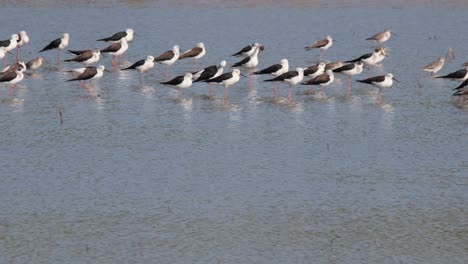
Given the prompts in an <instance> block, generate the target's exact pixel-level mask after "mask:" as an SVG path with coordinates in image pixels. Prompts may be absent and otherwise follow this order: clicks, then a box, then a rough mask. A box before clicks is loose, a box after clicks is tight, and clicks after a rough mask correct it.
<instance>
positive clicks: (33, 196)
mask: <svg viewBox="0 0 468 264" xmlns="http://www.w3.org/2000/svg"><path fill="white" fill-rule="evenodd" d="M21 16H27V18H25V19H20V17H21ZM0 23H1V25H2V27H1V29H0V35H1V36H2V39H6V38H7V37H8V36H9V35H10V34H12V33H13V32H17V31H19V30H22V29H25V30H27V31H28V33H29V35H30V38H31V43H30V44H28V45H27V46H26V47H25V51H24V53H23V57H24V58H25V59H31V58H34V57H35V56H37V53H36V52H37V51H38V50H39V49H40V48H42V47H43V46H45V45H46V44H47V43H48V42H49V41H50V40H52V39H55V38H57V37H58V36H59V35H60V34H61V33H62V32H69V33H70V35H71V40H70V48H71V49H85V48H93V47H99V48H102V47H104V46H105V44H102V43H97V42H95V39H97V38H101V37H106V36H108V35H110V34H112V33H114V32H117V31H120V30H122V29H125V28H127V27H131V28H133V29H135V31H136V32H137V34H138V36H136V37H135V39H134V40H133V42H132V43H131V44H130V49H129V51H128V52H127V54H126V56H125V60H126V61H127V62H125V63H126V64H128V63H130V62H134V61H136V60H139V59H142V58H145V57H146V56H147V55H157V54H160V53H162V52H163V51H165V50H168V49H170V48H171V47H172V46H173V45H175V44H178V45H180V46H181V48H182V49H183V50H186V49H188V48H191V47H193V45H194V44H195V43H197V42H200V41H203V42H204V43H205V45H206V47H207V50H208V52H207V55H206V56H205V57H204V58H203V59H201V64H202V65H211V64H216V63H218V62H219V61H220V60H222V59H227V60H228V64H232V63H233V62H236V61H238V59H234V58H232V57H229V55H230V54H232V53H234V52H236V51H237V50H238V49H240V48H241V47H243V46H245V45H246V44H249V43H252V42H261V43H263V44H264V45H265V47H266V49H265V51H264V52H263V53H262V54H261V62H260V66H259V68H264V67H266V66H269V65H271V64H273V63H277V62H278V61H279V60H281V59H282V58H288V59H289V61H290V66H291V67H292V68H295V67H299V66H307V65H310V64H312V63H313V62H314V61H316V60H317V55H318V52H317V51H311V52H305V51H304V50H303V47H304V46H306V45H308V44H311V43H312V42H313V41H315V40H317V39H320V38H322V37H324V36H325V35H327V34H332V35H333V36H334V37H335V38H336V39H337V40H338V42H336V43H335V45H334V46H333V47H332V48H330V49H329V50H328V51H327V52H326V53H325V59H327V60H337V59H352V58H355V57H357V56H359V55H361V54H364V53H367V52H368V51H369V50H370V49H371V46H372V44H371V43H368V42H366V41H364V40H363V39H365V38H366V37H369V36H370V35H372V34H373V33H375V32H377V31H380V30H382V29H383V28H386V27H389V28H392V29H393V30H394V31H395V32H396V33H397V34H399V36H398V37H394V38H392V39H391V40H390V41H389V42H388V47H389V48H390V57H389V58H387V59H386V60H384V67H382V68H378V69H371V70H370V72H368V73H363V74H362V75H361V76H360V77H361V78H364V77H366V75H367V76H373V75H376V74H382V73H385V72H392V73H394V75H395V76H396V77H397V79H399V80H400V83H398V84H396V85H395V86H394V87H393V88H392V89H387V90H385V91H384V94H383V103H382V104H381V105H377V104H376V103H375V95H376V90H375V89H374V88H372V87H369V86H366V85H361V84H358V83H355V82H354V83H353V88H352V93H351V94H352V96H351V97H346V96H345V85H346V79H345V78H344V77H342V76H341V77H340V78H341V79H342V81H341V82H340V81H337V82H336V83H334V84H333V85H331V86H330V87H329V88H327V90H326V95H327V97H326V98H317V97H314V96H311V95H301V93H300V92H303V91H306V90H307V89H308V87H299V86H297V87H295V88H294V96H293V99H294V103H293V104H281V103H274V102H273V101H272V100H271V96H272V87H271V85H270V84H269V83H264V82H262V80H263V79H264V77H255V78H254V80H253V86H252V87H249V86H248V82H247V79H242V80H241V81H240V82H239V83H238V84H236V85H234V86H233V87H232V88H231V90H230V98H229V104H227V105H224V104H223V102H222V88H217V90H216V96H217V97H216V98H215V99H214V100H207V99H206V98H204V97H203V95H204V94H205V93H206V92H207V87H206V86H205V85H202V84H197V85H194V86H193V87H192V88H191V89H189V90H186V91H184V93H183V98H182V99H181V100H175V98H176V96H177V93H176V91H174V90H172V89H171V88H168V87H164V86H161V85H159V84H158V82H159V81H162V80H163V74H164V67H162V66H157V67H156V68H154V69H153V70H151V71H150V72H149V73H148V74H147V75H146V76H145V85H144V86H140V85H139V84H138V74H137V73H135V72H113V73H107V74H106V75H105V76H104V77H103V78H102V79H100V80H99V81H96V82H95V88H94V89H93V90H92V91H91V92H90V95H88V94H87V93H86V91H85V90H84V89H80V88H78V84H77V83H65V82H64V81H65V80H67V79H69V78H70V76H69V75H68V74H67V73H65V72H63V71H64V70H66V69H69V68H71V67H75V66H76V67H77V66H78V65H73V64H65V65H64V66H60V67H58V66H56V65H54V64H49V65H46V66H45V67H44V68H43V69H41V70H40V71H39V73H38V74H35V75H33V76H28V77H27V78H26V79H25V80H24V81H23V82H22V83H21V85H20V87H19V88H18V89H16V90H15V93H14V97H13V98H9V97H8V88H7V87H6V86H4V85H1V86H0V123H1V129H0V138H1V143H0V165H1V166H0V181H1V184H0V201H1V202H0V263H218V262H222V263H226V264H227V263H467V262H468V257H467V256H468V238H467V237H468V202H467V200H468V188H467V184H468V182H467V175H468V160H467V158H466V155H467V140H466V135H467V132H468V131H467V124H468V121H467V114H468V113H467V107H466V106H463V105H459V104H457V103H456V100H455V99H454V98H453V97H452V96H451V94H452V91H451V89H452V88H453V87H455V86H456V85H457V84H456V83H455V82H449V81H442V80H433V79H431V78H427V77H426V75H425V74H423V73H422V72H419V71H418V68H420V67H421V66H422V65H425V64H427V63H429V62H431V61H432V60H434V59H436V58H437V57H438V56H440V55H444V54H445V52H446V51H447V50H448V48H449V47H453V48H455V50H456V56H457V57H456V60H455V62H454V63H450V64H447V65H446V68H445V69H443V70H442V71H441V72H443V73H446V72H451V71H454V70H457V69H458V68H459V67H460V64H461V63H463V62H464V60H468V56H467V54H468V48H467V46H466V43H467V40H468V37H467V35H466V34H465V33H466V32H465V31H458V29H454V28H453V26H454V25H466V24H467V23H468V18H467V17H466V10H463V9H462V10H457V9H453V8H443V7H438V8H429V7H422V6H416V7H409V8H351V7H349V6H345V7H339V6H338V7H333V8H327V7H321V8H316V7H315V8H312V7H304V8H295V7H290V8H287V7H275V6H258V7H253V8H250V7H236V8H232V7H230V6H221V7H216V6H208V7H202V8H194V9H191V8H186V7H183V6H179V5H176V6H170V5H169V6H164V7H160V6H158V5H143V6H139V5H129V6H123V5H115V6H107V7H96V6H90V7H87V6H85V5H77V6H70V7H67V6H62V5H56V6H47V7H41V6H33V7H29V8H28V7H26V6H21V7H15V6H9V7H5V8H2V9H0ZM44 56H45V57H46V58H47V59H48V60H49V61H54V60H55V56H56V53H55V52H48V53H44ZM67 56H68V55H65V56H64V57H67ZM68 57H70V56H68ZM10 58H11V57H10ZM101 62H103V63H105V65H106V66H109V67H110V58H109V57H106V58H104V60H102V61H101ZM194 68H195V65H193V64H192V62H191V61H190V60H187V61H183V62H178V63H176V64H175V65H174V66H173V67H172V68H171V70H170V75H171V77H172V76H175V75H178V74H182V73H184V72H185V71H188V70H193V69H194ZM416 79H419V80H420V81H421V82H422V83H423V87H422V88H419V86H418V84H417V83H416ZM298 92H299V94H297V93H298ZM279 94H280V96H281V97H285V96H286V95H287V86H285V85H280V91H279ZM59 111H63V125H61V123H60V115H59Z"/></svg>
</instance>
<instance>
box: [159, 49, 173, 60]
mask: <svg viewBox="0 0 468 264" xmlns="http://www.w3.org/2000/svg"><path fill="white" fill-rule="evenodd" d="M173 57H174V52H173V51H172V50H168V51H165V52H163V53H162V54H161V55H159V56H158V57H156V58H154V62H160V61H168V60H171V59H172V58H173Z"/></svg>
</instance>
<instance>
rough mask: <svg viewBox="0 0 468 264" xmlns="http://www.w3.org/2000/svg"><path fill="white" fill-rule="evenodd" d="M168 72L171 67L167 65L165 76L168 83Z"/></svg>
mask: <svg viewBox="0 0 468 264" xmlns="http://www.w3.org/2000/svg"><path fill="white" fill-rule="evenodd" d="M168 72H169V65H166V75H165V76H166V81H167V79H169V78H168Z"/></svg>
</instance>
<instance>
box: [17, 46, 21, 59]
mask: <svg viewBox="0 0 468 264" xmlns="http://www.w3.org/2000/svg"><path fill="white" fill-rule="evenodd" d="M19 49H20V47H19V46H18V47H16V62H18V61H19Z"/></svg>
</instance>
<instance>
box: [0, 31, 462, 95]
mask: <svg viewBox="0 0 468 264" xmlns="http://www.w3.org/2000/svg"><path fill="white" fill-rule="evenodd" d="M392 34H395V33H392V31H391V30H389V29H386V30H384V31H383V32H379V33H377V34H375V35H373V36H372V37H369V38H367V40H371V41H375V42H376V43H378V44H379V46H378V47H376V48H375V49H374V50H373V51H372V52H371V53H368V54H364V55H362V56H360V57H358V58H356V59H353V60H349V61H336V62H331V63H328V64H325V63H324V62H319V63H317V64H316V65H313V66H310V67H308V68H296V69H294V70H291V71H290V70H289V63H288V60H287V59H282V60H281V61H280V63H279V64H275V65H272V66H270V67H267V68H265V69H262V70H260V71H254V69H255V68H256V67H257V65H258V64H259V60H258V56H259V53H260V52H262V51H263V50H264V46H263V45H261V44H259V43H254V44H252V45H247V46H246V47H244V48H243V49H241V50H240V51H239V52H237V53H234V54H233V55H232V56H236V57H244V59H242V60H240V61H239V62H237V63H235V64H233V65H232V67H240V68H243V69H247V70H248V72H249V77H248V78H249V84H251V81H252V74H256V75H262V74H265V75H271V76H273V78H271V79H267V80H264V81H265V82H274V98H277V87H276V83H277V82H283V83H287V84H289V91H288V102H291V100H292V95H291V91H292V86H293V85H296V84H299V83H300V84H302V85H310V86H311V93H315V91H314V88H313V86H314V85H318V86H320V95H321V96H323V88H324V87H326V86H328V85H330V84H331V83H332V82H333V81H334V80H335V77H334V74H335V73H340V74H344V75H346V76H348V86H347V95H349V94H350V90H351V78H352V76H354V75H358V74H360V73H362V71H363V68H364V67H365V68H370V67H373V66H381V64H380V63H381V62H382V61H383V60H384V58H385V57H386V56H387V49H386V48H385V47H383V46H382V44H383V43H384V42H386V41H387V40H389V39H390V37H391V36H392ZM133 36H134V32H133V30H132V29H127V30H126V31H122V32H118V33H115V34H114V35H112V36H110V37H107V38H102V39H98V41H105V42H109V43H112V44H111V45H110V46H108V47H106V48H104V49H101V50H100V49H90V50H68V52H70V53H71V54H74V55H75V57H74V58H71V59H66V60H64V61H65V62H78V63H82V64H83V65H84V66H85V67H81V68H77V69H72V70H70V71H68V72H71V73H73V74H74V78H72V79H70V80H67V82H70V81H80V87H81V86H82V84H83V83H82V82H83V81H86V80H87V81H88V83H87V85H86V87H87V89H88V92H89V89H90V88H91V87H92V86H91V83H90V81H91V80H93V79H98V78H100V77H102V76H103V74H104V71H107V70H106V68H105V67H104V65H99V66H98V67H95V66H90V65H91V64H93V63H96V62H98V61H99V59H100V55H101V54H102V53H107V54H110V55H112V56H113V59H112V68H113V69H114V70H119V69H118V68H117V67H118V64H119V63H118V59H119V57H122V55H123V54H124V53H125V52H126V51H127V49H128V42H130V41H132V39H133ZM69 40H70V37H69V34H68V33H64V34H63V35H62V37H61V38H58V39H55V40H54V41H52V42H50V43H49V44H48V45H47V46H45V47H44V48H43V49H42V50H40V51H39V52H44V51H48V50H53V49H56V50H57V51H58V54H57V64H60V63H61V59H60V51H61V50H64V49H66V48H67V47H68V43H69ZM333 41H334V40H333V38H332V37H331V36H327V37H326V38H324V39H322V40H319V41H316V42H315V43H313V44H312V45H310V46H308V47H306V48H305V49H306V50H311V49H319V50H320V61H321V60H322V57H323V52H324V51H326V50H327V49H329V48H330V47H331V46H332V45H333ZM28 42H29V37H28V35H27V33H26V32H25V31H21V32H20V33H19V34H13V35H11V38H10V39H8V40H3V41H0V59H4V65H3V67H4V68H3V70H2V71H1V72H0V83H6V84H10V96H12V95H13V88H14V86H15V85H16V84H17V83H19V82H21V81H22V80H23V78H24V76H25V71H26V70H30V71H33V72H35V71H37V70H38V69H39V68H40V67H41V66H42V64H43V63H44V62H45V59H44V58H42V57H37V58H35V59H33V60H31V61H29V62H27V63H24V62H23V61H21V60H19V53H20V50H21V49H22V47H23V46H24V45H26V44H28ZM14 49H16V63H14V64H11V65H8V66H7V54H8V53H10V54H11V51H13V50H14ZM205 54H206V49H205V45H204V44H203V43H198V44H197V45H196V46H195V47H194V48H192V49H190V50H187V51H186V52H181V51H180V50H179V46H177V45H176V46H174V47H173V48H172V50H168V51H166V52H163V53H162V54H160V55H159V56H157V57H153V56H148V57H147V58H146V59H144V60H140V61H137V62H135V63H133V64H132V65H130V66H129V67H126V68H123V69H121V70H137V71H139V72H140V83H142V78H143V77H142V76H143V73H144V72H146V71H148V70H149V69H151V68H153V67H154V64H155V63H160V64H164V65H166V74H165V77H166V81H165V82H161V84H164V85H171V86H174V87H175V88H177V90H178V91H179V92H178V94H179V97H180V95H181V90H182V89H186V88H189V87H191V86H192V84H193V83H196V82H206V83H208V84H209V91H208V96H209V97H212V89H211V84H220V85H223V86H224V87H225V90H224V101H225V102H226V101H227V98H228V87H229V86H232V85H234V84H235V83H237V82H238V81H239V80H240V76H241V75H242V76H245V75H243V74H241V72H240V70H239V69H237V68H234V69H233V70H232V71H231V72H228V73H223V71H224V67H225V66H226V61H224V60H223V61H221V62H220V63H219V65H212V66H208V67H206V68H204V69H201V70H198V71H196V72H188V73H185V74H184V75H181V76H177V77H175V78H174V79H172V80H169V81H168V69H169V67H170V66H171V65H172V64H174V63H175V62H176V61H178V60H182V59H186V58H193V59H194V60H195V63H196V64H197V65H198V60H199V59H200V58H202V57H203V56H204V55H205ZM451 55H453V53H450V52H449V55H447V59H450V57H452V56H451ZM452 59H453V58H452ZM445 60H446V57H440V58H439V59H438V60H437V61H434V62H432V63H430V64H428V65H426V66H424V67H422V68H421V70H424V71H427V72H430V73H431V76H433V77H435V78H445V79H451V80H458V81H461V82H462V83H461V84H460V85H459V86H457V87H456V88H454V90H456V92H455V93H454V94H453V95H455V96H460V102H461V103H463V102H464V97H465V96H468V87H467V88H465V87H466V86H468V62H467V63H465V64H464V66H465V68H464V69H460V70H458V71H456V72H452V73H449V74H447V75H444V76H436V73H437V72H438V71H439V70H441V69H442V67H443V66H444V63H445ZM304 77H308V78H309V79H308V80H304ZM356 81H357V82H361V83H366V84H370V85H373V86H375V87H377V88H378V89H379V92H378V94H377V99H376V101H377V103H381V98H382V97H381V96H382V89H383V88H389V87H391V86H392V85H393V81H397V82H398V80H396V79H395V77H394V76H393V74H392V73H387V74H385V75H381V76H375V77H372V78H367V79H362V80H356Z"/></svg>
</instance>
